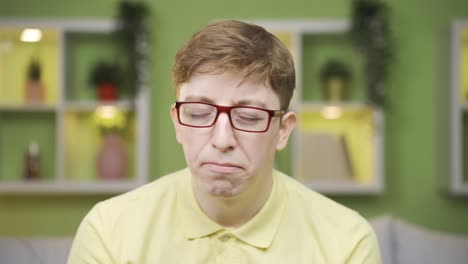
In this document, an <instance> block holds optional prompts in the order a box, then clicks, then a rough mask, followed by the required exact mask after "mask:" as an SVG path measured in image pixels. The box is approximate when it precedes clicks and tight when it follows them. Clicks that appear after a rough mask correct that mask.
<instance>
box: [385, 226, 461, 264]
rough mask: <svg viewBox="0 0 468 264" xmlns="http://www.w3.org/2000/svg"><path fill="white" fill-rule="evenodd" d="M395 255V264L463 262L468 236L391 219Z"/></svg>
mask: <svg viewBox="0 0 468 264" xmlns="http://www.w3.org/2000/svg"><path fill="white" fill-rule="evenodd" d="M394 231H395V236H394V238H395V241H397V243H396V244H395V246H397V247H396V248H395V255H394V256H395V257H396V258H397V259H396V263H398V264H406V263H408V264H412V263H425V264H440V263H446V264H466V263H467V261H468V238H467V237H464V236H460V235H455V234H450V233H444V232H436V231H431V230H428V229H425V228H422V227H419V226H416V225H414V224H410V223H407V222H404V221H402V220H396V221H395V222H394Z"/></svg>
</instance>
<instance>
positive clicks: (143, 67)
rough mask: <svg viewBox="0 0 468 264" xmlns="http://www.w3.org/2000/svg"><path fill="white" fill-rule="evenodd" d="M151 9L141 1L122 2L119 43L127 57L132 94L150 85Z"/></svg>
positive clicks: (120, 7)
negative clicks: (149, 21)
mask: <svg viewBox="0 0 468 264" xmlns="http://www.w3.org/2000/svg"><path fill="white" fill-rule="evenodd" d="M148 14H149V9H148V7H147V6H146V4H145V3H143V2H140V1H130V0H122V1H121V2H120V4H119V9H118V22H119V25H118V29H117V31H116V36H117V41H118V43H119V44H120V45H121V47H122V49H123V51H124V54H126V55H127V62H128V68H127V76H128V78H129V81H130V83H129V86H130V89H131V93H132V94H133V95H136V94H137V93H138V88H141V87H144V86H146V85H147V83H148V79H149V73H148V66H149V30H148V28H147V25H146V21H145V19H146V17H147V16H148Z"/></svg>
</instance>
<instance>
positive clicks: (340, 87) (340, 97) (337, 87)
mask: <svg viewBox="0 0 468 264" xmlns="http://www.w3.org/2000/svg"><path fill="white" fill-rule="evenodd" d="M347 88H348V87H347V82H346V81H345V80H343V79H341V78H330V79H328V80H326V81H325V85H324V95H325V99H326V100H327V101H331V102H341V101H344V100H346V99H347V98H346V97H347Z"/></svg>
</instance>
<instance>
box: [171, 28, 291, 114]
mask: <svg viewBox="0 0 468 264" xmlns="http://www.w3.org/2000/svg"><path fill="white" fill-rule="evenodd" d="M224 71H238V72H240V73H241V75H242V76H243V77H244V78H245V79H252V80H256V81H261V82H264V83H265V84H266V85H267V86H269V87H271V88H272V89H273V91H274V92H275V93H276V95H277V96H278V97H279V99H280V104H281V109H284V110H286V109H288V107H289V102H290V100H291V97H292V94H293V91H294V87H295V70H294V63H293V60H292V58H291V55H290V53H289V51H288V49H287V48H286V47H285V46H284V45H283V44H282V43H281V41H279V40H278V38H276V37H275V36H274V35H272V34H271V33H269V32H268V31H266V30H265V29H263V28H262V27H259V26H256V25H252V24H247V23H243V22H240V21H221V22H217V23H214V24H211V25H209V26H207V27H205V28H204V29H203V30H201V31H200V32H198V33H196V34H195V35H193V36H192V38H191V39H190V41H189V42H188V43H187V44H186V45H185V46H184V47H183V48H182V49H181V50H180V51H179V52H178V53H177V56H176V59H175V63H174V68H173V75H172V77H173V85H174V88H175V90H176V94H177V95H178V92H179V88H180V85H181V84H182V83H185V82H187V81H189V80H190V78H191V77H192V76H193V75H194V74H195V73H222V72H224Z"/></svg>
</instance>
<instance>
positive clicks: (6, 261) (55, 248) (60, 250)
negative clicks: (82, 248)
mask: <svg viewBox="0 0 468 264" xmlns="http://www.w3.org/2000/svg"><path fill="white" fill-rule="evenodd" d="M71 244H72V238H16V237H8V238H0V263H1V264H30V263H44V264H45V263H47V264H63V263H66V262H67V258H68V253H69V251H70V248H71Z"/></svg>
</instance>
